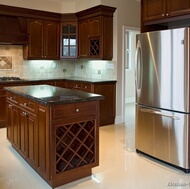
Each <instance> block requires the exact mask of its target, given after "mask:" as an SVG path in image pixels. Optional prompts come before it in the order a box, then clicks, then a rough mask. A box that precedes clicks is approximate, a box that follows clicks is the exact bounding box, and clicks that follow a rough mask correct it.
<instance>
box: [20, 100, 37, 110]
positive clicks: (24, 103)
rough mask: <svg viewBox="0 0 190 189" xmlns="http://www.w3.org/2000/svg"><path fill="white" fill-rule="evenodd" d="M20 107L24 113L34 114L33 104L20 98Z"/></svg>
mask: <svg viewBox="0 0 190 189" xmlns="http://www.w3.org/2000/svg"><path fill="white" fill-rule="evenodd" d="M19 105H20V107H21V108H23V109H24V110H25V111H29V112H35V102H33V101H30V100H28V99H25V98H22V97H20V104H19Z"/></svg>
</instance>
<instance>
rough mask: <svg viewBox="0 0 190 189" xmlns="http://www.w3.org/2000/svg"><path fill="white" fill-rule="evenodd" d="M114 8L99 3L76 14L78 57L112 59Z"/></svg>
mask: <svg viewBox="0 0 190 189" xmlns="http://www.w3.org/2000/svg"><path fill="white" fill-rule="evenodd" d="M115 10H116V8H113V7H108V6H103V5H99V6H96V7H93V8H91V9H88V10H84V11H81V12H78V13H77V14H76V15H77V17H78V20H79V58H93V59H94V58H95V59H103V60H111V59H112V57H113V13H114V12H115Z"/></svg>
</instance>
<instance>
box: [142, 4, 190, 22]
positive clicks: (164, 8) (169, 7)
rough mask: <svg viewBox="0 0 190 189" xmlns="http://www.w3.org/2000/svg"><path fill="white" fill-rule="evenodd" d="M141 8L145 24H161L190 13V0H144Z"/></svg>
mask: <svg viewBox="0 0 190 189" xmlns="http://www.w3.org/2000/svg"><path fill="white" fill-rule="evenodd" d="M141 6H142V14H143V15H142V18H143V21H144V22H148V21H159V22H160V20H163V19H170V18H172V17H177V16H183V15H188V14H189V13H190V1H189V0H142V1H141ZM165 21H167V20H165Z"/></svg>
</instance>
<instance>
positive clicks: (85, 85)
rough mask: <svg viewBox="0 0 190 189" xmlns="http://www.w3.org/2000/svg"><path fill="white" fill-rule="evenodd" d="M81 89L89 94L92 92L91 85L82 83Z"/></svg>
mask: <svg viewBox="0 0 190 189" xmlns="http://www.w3.org/2000/svg"><path fill="white" fill-rule="evenodd" d="M81 89H82V90H84V91H87V92H91V83H85V82H84V83H83V82H82V86H81Z"/></svg>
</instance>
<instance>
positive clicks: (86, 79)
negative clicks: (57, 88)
mask: <svg viewBox="0 0 190 189" xmlns="http://www.w3.org/2000/svg"><path fill="white" fill-rule="evenodd" d="M59 80H69V81H83V82H89V83H105V82H106V83H107V82H116V80H114V79H93V78H85V77H59V78H46V79H45V78H44V79H42V78H30V79H25V78H23V79H21V80H8V81H4V80H0V84H11V83H12V84H14V83H19V84H22V83H27V82H35V81H36V82H38V81H59Z"/></svg>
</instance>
